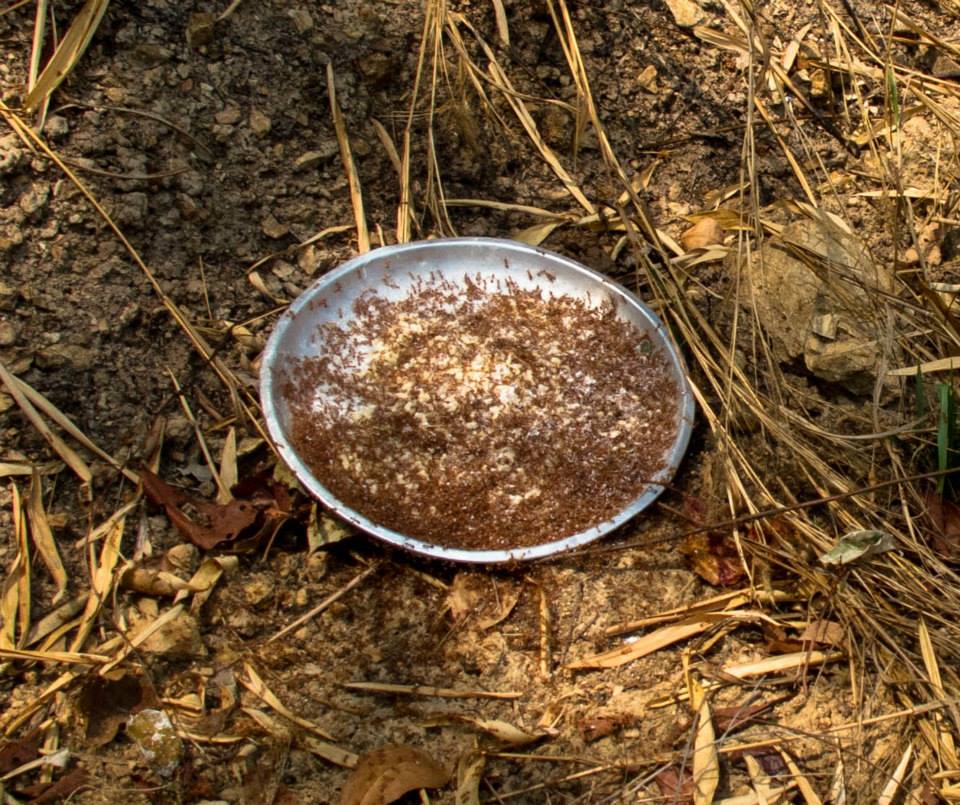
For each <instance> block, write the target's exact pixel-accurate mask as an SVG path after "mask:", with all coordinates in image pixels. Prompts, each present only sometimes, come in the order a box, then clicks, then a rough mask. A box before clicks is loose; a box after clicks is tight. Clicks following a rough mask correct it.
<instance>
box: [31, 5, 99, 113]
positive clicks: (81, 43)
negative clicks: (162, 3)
mask: <svg viewBox="0 0 960 805" xmlns="http://www.w3.org/2000/svg"><path fill="white" fill-rule="evenodd" d="M108 5H110V0H87V2H86V4H85V5H84V6H83V8H82V9H80V12H79V13H78V14H77V16H76V17H75V18H74V20H73V22H72V23H71V24H70V29H69V30H68V31H67V33H66V34H65V35H64V37H63V39H62V40H61V41H60V45H59V46H58V47H57V50H56V52H55V53H54V54H53V56H52V57H51V58H50V61H49V62H47V64H46V66H45V67H44V68H43V72H42V73H40V76H39V77H38V78H37V82H36V84H35V85H34V87H33V89H32V90H31V91H30V93H29V94H28V95H27V97H26V100H25V101H24V102H23V107H24V109H25V110H26V111H27V112H28V113H29V112H34V111H36V110H37V109H39V108H40V107H41V105H42V104H43V103H45V102H46V100H47V99H48V98H49V97H50V95H51V94H52V93H53V91H54V90H55V89H56V88H57V87H59V86H60V84H61V83H62V82H63V81H64V80H65V79H66V77H67V76H68V75H70V73H71V71H72V70H73V68H74V67H76V65H77V62H78V61H79V60H80V57H81V56H82V55H83V52H84V51H85V50H86V49H87V45H89V44H90V40H91V39H93V35H94V34H95V33H96V32H97V27H98V26H99V25H100V20H102V19H103V15H104V13H105V12H106V10H107V6H108Z"/></svg>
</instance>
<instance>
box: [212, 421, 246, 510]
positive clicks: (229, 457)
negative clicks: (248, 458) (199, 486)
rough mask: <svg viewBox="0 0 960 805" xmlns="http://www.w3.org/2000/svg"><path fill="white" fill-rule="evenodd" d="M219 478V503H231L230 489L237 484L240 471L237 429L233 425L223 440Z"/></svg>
mask: <svg viewBox="0 0 960 805" xmlns="http://www.w3.org/2000/svg"><path fill="white" fill-rule="evenodd" d="M218 474H219V478H220V483H221V485H222V486H221V487H220V488H219V491H218V492H217V503H229V502H230V501H231V500H233V495H232V494H231V493H230V490H231V489H233V487H235V486H236V485H237V481H238V480H239V479H240V471H239V470H238V469H237V429H236V428H234V427H232V426H231V428H230V430H228V431H227V436H226V438H225V439H224V440H223V451H222V452H221V453H220V472H219V473H218Z"/></svg>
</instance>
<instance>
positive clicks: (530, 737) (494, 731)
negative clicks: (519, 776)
mask: <svg viewBox="0 0 960 805" xmlns="http://www.w3.org/2000/svg"><path fill="white" fill-rule="evenodd" d="M446 724H468V725H470V726H472V727H476V728H477V729H478V730H481V731H482V732H485V733H487V734H488V735H490V736H492V737H493V738H496V739H497V740H498V741H500V742H501V743H505V744H508V745H509V746H527V745H528V744H532V743H535V742H536V741H539V740H540V739H541V738H543V737H544V736H546V735H548V734H549V733H548V732H547V731H546V730H537V731H536V732H530V731H529V730H525V729H522V728H520V727H516V726H514V725H513V724H511V723H509V722H507V721H500V720H499V719H486V718H474V717H473V716H468V715H466V714H463V713H443V714H441V715H436V716H433V717H431V718H428V719H426V720H425V721H424V726H427V727H439V726H443V725H446Z"/></svg>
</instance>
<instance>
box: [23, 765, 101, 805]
mask: <svg viewBox="0 0 960 805" xmlns="http://www.w3.org/2000/svg"><path fill="white" fill-rule="evenodd" d="M89 780H90V776H89V775H88V774H87V772H85V771H84V770H83V769H74V770H73V771H69V772H67V773H66V774H65V775H63V777H61V778H60V779H59V780H54V781H53V782H52V783H36V784H35V785H31V786H28V787H27V788H23V789H19V790H18V791H17V794H18V796H22V797H26V798H28V801H29V802H30V803H31V805H43V803H47V802H68V801H69V800H70V797H72V796H73V795H74V794H76V793H77V791H79V790H80V789H81V788H89V787H90V786H89V783H88V781H89Z"/></svg>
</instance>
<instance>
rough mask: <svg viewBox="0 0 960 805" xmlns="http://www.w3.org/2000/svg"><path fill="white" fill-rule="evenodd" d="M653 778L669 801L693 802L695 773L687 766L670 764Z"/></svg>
mask: <svg viewBox="0 0 960 805" xmlns="http://www.w3.org/2000/svg"><path fill="white" fill-rule="evenodd" d="M653 779H654V782H656V784H657V787H658V788H659V789H660V793H661V794H662V795H663V797H664V798H665V799H666V800H667V801H668V802H693V792H694V785H693V775H692V774H690V772H689V771H688V770H687V769H686V768H677V767H676V766H668V767H667V768H665V769H662V770H661V771H658V772H657V773H656V775H655V776H654V778H653Z"/></svg>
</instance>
